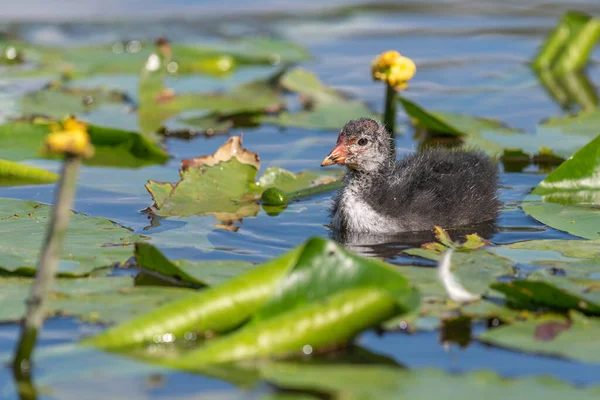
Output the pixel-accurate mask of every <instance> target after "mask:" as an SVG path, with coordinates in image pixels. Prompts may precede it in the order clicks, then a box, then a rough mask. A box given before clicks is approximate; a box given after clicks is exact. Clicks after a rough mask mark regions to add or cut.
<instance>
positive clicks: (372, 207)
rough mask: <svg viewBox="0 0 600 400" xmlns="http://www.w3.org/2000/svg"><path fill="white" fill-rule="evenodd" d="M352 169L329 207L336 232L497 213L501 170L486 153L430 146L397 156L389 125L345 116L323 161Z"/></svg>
mask: <svg viewBox="0 0 600 400" xmlns="http://www.w3.org/2000/svg"><path fill="white" fill-rule="evenodd" d="M333 164H339V165H344V166H346V167H347V169H348V171H347V173H346V177H345V180H344V186H343V187H342V188H341V189H340V190H339V192H338V194H337V196H336V198H335V201H334V204H333V207H332V209H331V219H332V221H331V222H332V227H333V229H335V230H339V231H350V232H369V233H376V234H379V233H385V234H388V233H398V232H411V231H412V232H417V231H424V230H429V229H431V228H433V227H434V225H438V226H441V227H443V228H450V227H459V226H466V225H473V224H477V223H480V222H484V221H489V220H493V219H495V218H496V216H497V214H498V209H499V201H498V198H497V190H498V188H497V186H498V170H497V167H496V165H495V164H494V163H493V162H492V161H491V160H490V159H489V158H488V157H487V156H486V155H485V154H483V153H479V152H474V151H463V150H440V149H436V150H429V151H424V152H420V153H415V154H412V155H409V156H407V157H405V158H404V159H402V160H399V161H396V159H395V157H394V156H393V155H392V154H391V150H390V138H389V135H388V133H387V132H386V129H385V127H384V126H383V125H382V124H381V123H379V122H377V121H374V120H372V119H368V118H361V119H358V120H354V121H350V122H348V123H347V124H346V125H345V126H344V128H343V129H342V130H341V132H340V134H339V136H338V139H337V143H336V145H335V147H334V148H333V150H332V151H331V153H329V155H328V156H327V157H325V159H324V160H323V163H322V164H321V166H328V165H333Z"/></svg>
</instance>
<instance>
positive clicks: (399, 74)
mask: <svg viewBox="0 0 600 400" xmlns="http://www.w3.org/2000/svg"><path fill="white" fill-rule="evenodd" d="M371 72H372V73H373V79H375V80H378V81H383V82H387V83H388V84H389V85H390V86H392V87H393V88H394V89H396V90H403V89H406V87H407V86H408V81H409V80H410V79H411V78H412V77H413V76H414V75H415V73H416V72H417V66H416V65H415V63H414V62H413V60H411V59H410V58H408V57H404V56H403V55H402V54H400V53H398V52H397V51H395V50H390V51H386V52H384V53H381V54H380V55H379V56H377V57H376V58H375V59H374V60H373V63H372V64H371Z"/></svg>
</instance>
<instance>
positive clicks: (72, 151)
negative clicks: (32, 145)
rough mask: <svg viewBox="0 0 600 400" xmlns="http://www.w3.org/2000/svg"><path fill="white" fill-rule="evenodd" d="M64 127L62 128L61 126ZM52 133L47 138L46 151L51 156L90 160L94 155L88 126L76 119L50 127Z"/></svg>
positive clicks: (69, 119) (68, 119)
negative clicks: (67, 156)
mask: <svg viewBox="0 0 600 400" xmlns="http://www.w3.org/2000/svg"><path fill="white" fill-rule="evenodd" d="M61 125H62V126H61ZM50 129H51V131H52V132H51V133H49V134H48V136H46V140H45V142H44V147H45V150H46V151H47V152H48V153H51V154H68V155H73V156H77V157H82V158H89V157H91V156H92V155H93V154H94V146H92V143H91V140H90V135H89V134H88V133H87V124H85V123H84V122H82V121H78V120H77V119H75V118H67V119H66V120H65V121H63V123H62V124H59V123H54V124H52V125H51V126H50Z"/></svg>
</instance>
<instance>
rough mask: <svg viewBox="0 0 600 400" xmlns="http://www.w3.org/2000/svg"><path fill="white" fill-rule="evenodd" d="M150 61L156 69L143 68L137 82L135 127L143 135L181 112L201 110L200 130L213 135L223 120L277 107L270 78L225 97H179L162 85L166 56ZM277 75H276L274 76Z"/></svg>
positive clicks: (153, 56) (198, 94)
mask: <svg viewBox="0 0 600 400" xmlns="http://www.w3.org/2000/svg"><path fill="white" fill-rule="evenodd" d="M150 60H156V62H157V63H159V65H158V66H157V67H156V68H151V69H148V68H145V69H144V70H143V71H142V74H141V77H140V82H139V99H140V105H139V110H138V114H139V125H140V129H141V130H142V132H143V133H145V134H147V135H150V134H153V133H155V132H156V131H158V130H159V128H161V127H162V126H163V124H164V122H165V121H167V120H168V119H170V118H172V117H175V116H177V115H179V114H181V113H183V112H185V111H191V110H198V111H199V110H203V111H204V112H205V113H206V114H207V115H208V116H207V115H205V117H204V119H203V120H202V121H201V123H202V127H203V128H204V129H205V130H208V129H212V130H213V131H214V132H216V131H217V130H218V129H217V128H218V127H219V126H220V125H221V124H222V123H223V120H224V119H226V118H225V117H227V118H233V117H235V116H236V115H238V114H245V113H250V114H262V113H264V112H266V111H267V110H274V109H279V108H280V107H281V101H280V100H279V98H278V97H277V93H276V90H275V87H274V85H273V83H272V82H271V81H272V78H271V79H263V80H257V81H254V82H249V83H246V84H243V85H241V86H238V87H235V88H233V89H231V90H229V91H227V92H225V93H222V92H215V93H181V94H179V93H175V92H174V90H172V89H170V88H167V87H166V86H165V84H164V80H165V77H166V75H167V73H168V72H167V68H168V63H169V62H170V61H169V57H168V55H167V56H164V55H163V56H159V55H158V54H154V53H153V54H152V55H151V56H150V57H149V61H148V62H150ZM165 64H166V65H165ZM278 74H279V72H276V74H275V76H277V75H278ZM221 117H223V118H221ZM184 121H185V120H184Z"/></svg>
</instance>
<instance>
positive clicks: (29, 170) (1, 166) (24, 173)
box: [0, 160, 58, 186]
mask: <svg viewBox="0 0 600 400" xmlns="http://www.w3.org/2000/svg"><path fill="white" fill-rule="evenodd" d="M57 180H58V175H57V174H55V173H54V172H49V171H46V170H43V169H41V168H36V167H30V166H28V165H24V164H19V163H16V162H13V161H7V160H0V186H13V185H31V184H38V183H53V182H56V181H57Z"/></svg>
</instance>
